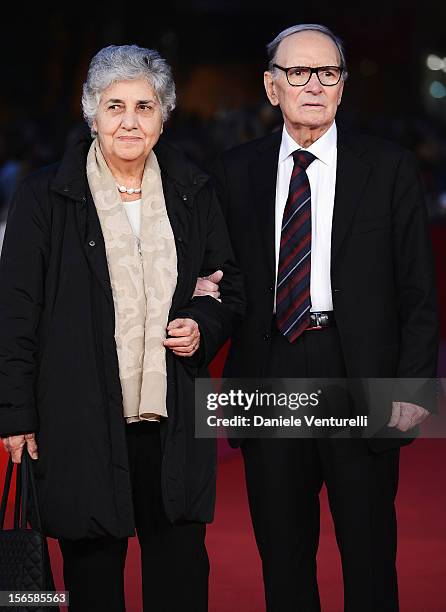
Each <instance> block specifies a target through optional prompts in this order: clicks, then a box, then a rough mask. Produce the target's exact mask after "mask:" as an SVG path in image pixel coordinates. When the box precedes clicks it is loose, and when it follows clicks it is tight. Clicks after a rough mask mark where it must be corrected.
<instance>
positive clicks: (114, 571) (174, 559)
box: [59, 421, 209, 612]
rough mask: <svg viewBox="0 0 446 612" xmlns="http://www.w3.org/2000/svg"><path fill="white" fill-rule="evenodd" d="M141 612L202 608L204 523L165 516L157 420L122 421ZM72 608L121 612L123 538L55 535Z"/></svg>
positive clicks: (205, 561)
mask: <svg viewBox="0 0 446 612" xmlns="http://www.w3.org/2000/svg"><path fill="white" fill-rule="evenodd" d="M126 431H127V443H128V453H129V465H130V473H131V482H132V489H133V505H134V511H135V523H136V531H137V536H138V540H139V544H140V547H141V569H142V588H143V610H144V612H206V611H207V609H208V605H207V601H208V578H209V560H208V556H207V552H206V547H205V534H206V526H205V525H204V524H202V523H194V522H186V521H182V522H177V523H175V524H173V525H172V524H171V523H170V522H169V520H168V519H167V517H166V514H165V511H164V506H163V501H162V495H161V460H162V456H161V442H160V431H159V424H158V423H156V422H150V421H143V422H138V423H131V424H129V425H126ZM59 544H60V548H61V551H62V555H63V563H64V566H63V573H64V582H65V589H66V590H68V591H69V596H70V607H69V610H70V612H102V611H103V612H124V611H125V601H124V565H125V558H126V553H127V538H122V539H119V538H112V537H104V538H90V539H87V538H86V539H81V540H72V541H71V540H66V539H60V540H59Z"/></svg>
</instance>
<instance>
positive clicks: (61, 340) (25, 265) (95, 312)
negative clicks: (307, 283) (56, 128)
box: [0, 140, 244, 539]
mask: <svg viewBox="0 0 446 612" xmlns="http://www.w3.org/2000/svg"><path fill="white" fill-rule="evenodd" d="M89 146H90V142H89V141H88V140H85V141H80V142H78V143H77V144H76V145H74V146H73V147H72V148H70V149H69V150H68V151H67V153H66V154H65V156H64V158H63V160H62V162H61V163H60V164H58V165H55V166H52V167H49V168H46V169H44V170H41V171H40V172H38V173H35V174H33V175H32V176H29V177H28V178H27V179H25V181H24V182H23V183H22V185H21V186H20V188H19V189H18V191H17V193H16V196H15V198H14V200H13V203H12V205H11V208H10V213H9V218H8V225H7V229H6V235H5V241H4V246H3V253H2V258H1V262H0V435H2V436H6V435H10V434H14V433H22V432H31V431H36V432H37V443H38V450H39V458H38V459H37V460H36V461H35V462H34V470H35V475H36V481H37V483H38V495H39V499H40V505H41V513H42V521H43V526H44V530H45V532H46V534H47V535H49V536H53V537H65V538H72V539H75V538H82V537H96V536H101V535H107V534H109V535H113V536H116V537H124V536H127V535H133V534H134V519H133V506H132V499H131V487H130V479H129V467H128V457H127V448H126V439H125V423H124V419H123V408H122V394H121V386H120V382H119V371H118V360H117V354H116V346H115V339H114V327H115V320H114V308H113V298H112V292H111V287H110V280H109V274H108V268H107V260H106V254H105V246H104V240H103V236H102V232H101V227H100V224H99V219H98V216H97V213H96V208H95V206H94V203H93V201H92V197H91V194H90V192H89V188H88V182H87V179H86V173H85V163H86V155H87V152H88V148H89ZM155 152H156V155H157V158H158V162H159V164H160V167H161V171H162V180H163V189H164V195H165V200H166V206H167V211H168V215H169V219H170V222H171V225H172V229H173V232H174V235H175V239H176V248H177V258H178V283H177V287H176V291H175V294H174V298H173V302H172V308H171V312H170V317H169V320H172V319H174V318H177V317H186V316H187V317H190V318H193V319H195V320H196V321H197V322H198V324H199V326H200V331H201V347H200V350H199V351H198V352H197V353H196V354H195V355H194V357H192V358H179V357H176V356H174V355H173V354H172V353H171V352H170V351H168V353H167V377H168V395H167V411H168V414H169V418H168V419H167V421H166V422H165V423H163V425H162V440H163V463H162V490H163V499H164V505H165V508H166V513H167V515H168V517H169V518H170V520H171V521H176V520H178V519H188V520H196V521H204V522H208V521H210V520H212V516H213V507H214V498H215V469H216V466H215V454H216V453H215V443H214V441H213V440H203V439H195V438H194V376H195V375H197V374H198V372H199V369H200V368H202V367H205V366H206V365H207V364H208V363H209V361H210V360H211V359H212V357H213V356H214V355H215V353H216V351H217V350H218V348H219V347H220V346H221V345H222V343H223V342H224V341H225V340H226V338H227V337H228V336H229V335H230V334H231V332H232V330H233V329H234V326H235V325H236V324H237V323H238V322H239V321H240V319H241V317H242V315H243V310H244V299H243V291H242V279H241V275H240V273H239V271H238V269H237V268H236V266H235V264H234V259H233V254H232V250H231V246H230V242H229V238H228V234H227V230H226V226H225V222H224V219H223V217H222V214H221V212H220V208H219V205H218V202H217V200H216V197H215V194H214V191H213V189H212V187H211V184H210V182H209V181H208V178H207V176H206V175H204V174H203V173H202V172H201V171H200V170H198V169H197V168H196V167H195V166H194V165H193V164H192V163H191V162H190V161H188V160H187V159H186V158H185V157H184V156H183V154H182V153H181V152H179V151H178V150H177V149H175V148H174V147H172V146H171V145H169V144H168V143H166V142H164V141H162V140H161V141H160V142H159V143H158V144H157V147H156V149H155ZM218 268H220V269H222V270H223V272H224V277H223V281H222V282H221V284H220V290H221V294H222V302H221V303H219V302H218V301H217V300H214V299H213V298H210V297H204V298H195V299H193V300H192V299H191V296H192V293H193V290H194V287H195V282H196V278H197V276H199V275H203V274H208V273H210V272H211V271H213V270H216V269H218Z"/></svg>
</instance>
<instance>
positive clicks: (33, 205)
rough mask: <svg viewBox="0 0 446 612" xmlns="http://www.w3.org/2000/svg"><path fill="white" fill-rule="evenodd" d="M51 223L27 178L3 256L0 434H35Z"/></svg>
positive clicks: (0, 272)
mask: <svg viewBox="0 0 446 612" xmlns="http://www.w3.org/2000/svg"><path fill="white" fill-rule="evenodd" d="M49 228H50V221H49V218H48V214H45V212H44V210H43V208H42V206H41V204H40V203H39V201H38V199H37V197H36V195H35V193H34V191H33V189H32V187H31V185H30V183H29V181H24V182H23V183H22V184H21V186H20V187H19V188H18V190H17V192H16V194H15V196H14V198H13V201H12V203H11V205H10V209H9V215H8V222H7V226H6V232H5V239H4V243H3V250H2V256H1V259H0V435H1V436H3V437H4V436H7V435H12V434H18V433H26V432H34V431H36V429H37V426H38V420H37V413H36V407H35V391H34V386H35V376H36V352H37V334H38V325H39V320H40V313H41V311H42V308H43V303H44V279H45V270H46V268H47V263H48V258H49V251H50V246H49V244H50V238H49V237H50V229H49Z"/></svg>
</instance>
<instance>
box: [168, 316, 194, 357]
mask: <svg viewBox="0 0 446 612" xmlns="http://www.w3.org/2000/svg"><path fill="white" fill-rule="evenodd" d="M167 334H168V335H169V336H171V338H167V340H164V342H163V344H164V346H165V347H166V348H169V349H171V350H172V351H173V353H174V354H175V355H178V357H192V355H193V354H194V353H195V352H196V351H197V350H198V347H199V346H200V330H199V328H198V323H197V322H196V321H194V320H193V319H174V320H173V321H171V322H170V323H169V325H168V326H167Z"/></svg>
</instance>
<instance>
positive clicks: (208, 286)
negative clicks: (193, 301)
mask: <svg viewBox="0 0 446 612" xmlns="http://www.w3.org/2000/svg"><path fill="white" fill-rule="evenodd" d="M222 278H223V272H222V271H221V270H216V271H215V272H213V273H212V274H210V275H209V276H199V277H198V278H197V284H196V285H195V291H194V295H193V296H192V297H197V296H200V295H209V296H210V297H213V298H215V299H216V300H217V301H218V302H221V300H220V291H219V286H218V285H219V283H220V281H221V279H222Z"/></svg>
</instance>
